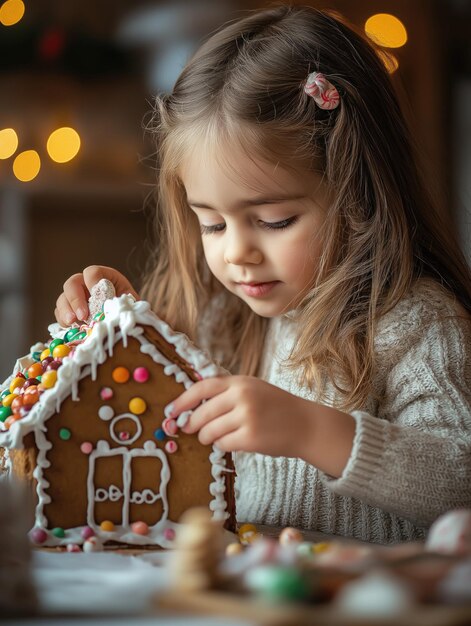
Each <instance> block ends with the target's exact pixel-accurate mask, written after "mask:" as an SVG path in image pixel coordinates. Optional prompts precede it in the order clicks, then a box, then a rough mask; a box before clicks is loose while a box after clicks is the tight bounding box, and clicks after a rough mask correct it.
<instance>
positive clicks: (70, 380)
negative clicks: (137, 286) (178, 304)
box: [0, 295, 226, 448]
mask: <svg viewBox="0 0 471 626" xmlns="http://www.w3.org/2000/svg"><path fill="white" fill-rule="evenodd" d="M103 313H104V319H102V320H101V321H100V322H99V323H96V324H94V325H93V326H92V327H91V332H90V334H89V335H88V336H87V337H86V338H85V340H84V341H83V342H82V343H79V344H78V345H76V346H75V348H74V350H73V352H72V353H71V355H70V356H66V357H65V358H64V359H63V361H62V365H61V367H60V368H59V369H58V370H57V382H56V384H55V385H54V387H52V388H51V389H47V390H46V391H44V393H42V394H41V395H40V397H39V400H38V402H37V403H36V404H34V406H33V407H32V409H31V411H30V412H29V413H28V415H27V416H25V417H23V418H22V419H20V420H18V421H15V422H13V423H12V424H11V425H10V426H9V428H8V429H6V428H5V426H4V423H2V422H0V447H4V448H22V446H23V444H22V442H23V439H24V437H25V436H26V435H27V434H28V433H30V432H31V431H33V430H35V429H37V428H40V426H41V425H42V424H43V423H44V422H45V421H46V420H47V419H48V418H49V417H50V416H51V415H53V414H54V413H55V412H58V411H59V410H60V406H61V403H62V402H63V400H64V399H65V398H67V397H68V396H70V395H72V399H73V400H79V397H78V382H79V381H80V380H81V379H82V378H85V377H87V376H91V377H92V379H93V380H95V378H96V374H97V367H98V366H99V365H101V364H102V363H104V362H105V361H106V359H107V358H108V357H109V356H112V354H113V347H114V345H115V344H116V343H117V342H118V341H120V340H122V341H123V344H124V346H126V343H127V338H128V337H134V338H135V339H137V340H138V341H139V342H140V343H141V351H142V352H144V353H147V354H148V355H149V356H151V357H152V359H153V360H154V361H155V362H156V363H160V364H161V365H163V366H164V367H165V373H166V374H168V375H173V376H174V377H175V379H176V381H177V382H180V383H183V384H184V385H185V387H189V386H191V384H192V383H193V382H194V380H192V379H191V378H190V376H189V374H188V373H187V372H186V371H185V369H184V363H186V364H188V365H189V366H190V368H191V370H194V372H195V378H209V377H211V376H217V375H220V374H225V373H226V372H225V370H224V369H223V368H221V367H220V366H218V365H216V364H215V363H214V362H213V361H211V359H210V357H209V356H208V354H207V353H206V352H204V351H203V350H200V349H199V348H197V347H196V346H195V345H194V344H193V343H192V342H191V341H190V340H189V339H188V337H187V336H186V335H184V334H183V333H178V332H175V331H173V330H172V329H171V328H170V326H169V325H168V324H167V323H166V322H164V321H163V320H162V319H160V318H159V317H158V316H157V315H156V314H155V313H154V312H153V311H152V310H151V308H150V304H149V303H148V302H146V301H143V300H140V301H135V300H134V298H133V297H132V296H130V295H122V296H120V297H116V298H113V299H112V300H107V301H106V302H105V304H104V307H103ZM146 327H150V328H153V329H154V330H156V331H157V332H158V333H159V335H161V337H163V338H164V340H165V341H166V342H168V343H169V344H170V345H171V346H173V347H174V349H175V355H174V356H173V357H171V358H167V357H166V356H164V355H163V354H162V352H161V351H159V350H158V349H157V347H156V346H155V343H154V342H153V341H151V340H150V339H149V337H148V333H147V334H146V332H145V328H146ZM49 331H50V333H51V335H52V337H53V338H61V339H63V338H64V336H65V334H66V332H67V329H63V328H61V327H60V326H59V325H58V324H51V326H50V327H49ZM45 347H46V346H45V345H43V344H36V345H34V346H32V348H31V353H32V354H33V353H34V352H39V351H41V349H44V348H45ZM178 357H180V359H178ZM34 362H35V361H34V359H33V357H32V356H29V355H28V356H25V357H22V358H21V359H19V360H18V361H17V363H16V365H15V368H14V370H13V373H12V375H11V376H10V377H9V378H7V380H6V381H5V382H4V383H3V384H2V386H1V388H0V393H1V392H2V391H3V390H4V389H6V388H8V386H9V385H10V384H11V381H12V380H13V379H14V378H15V375H16V373H17V372H18V371H21V370H22V369H25V368H27V367H29V366H30V365H32V364H33V363H34ZM188 416H189V414H188V413H183V414H182V415H180V417H179V418H178V420H177V425H178V426H179V427H180V428H181V427H183V426H184V424H185V423H186V420H187V419H188ZM2 428H3V430H1V429H2Z"/></svg>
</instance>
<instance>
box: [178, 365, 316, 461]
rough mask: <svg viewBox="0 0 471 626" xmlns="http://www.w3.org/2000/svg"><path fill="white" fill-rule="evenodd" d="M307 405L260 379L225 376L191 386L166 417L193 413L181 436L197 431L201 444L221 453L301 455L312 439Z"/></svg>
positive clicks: (301, 399)
mask: <svg viewBox="0 0 471 626" xmlns="http://www.w3.org/2000/svg"><path fill="white" fill-rule="evenodd" d="M203 400H206V402H203V404H201V403H202V401H203ZM311 405H313V406H315V405H314V403H312V402H309V401H308V400H304V399H303V398H298V397H297V396H293V395H292V394H290V393H288V392H287V391H284V390H283V389H280V388H279V387H275V386H274V385H270V384H269V383H267V382H265V381H262V380H260V379H258V378H253V377H250V376H224V377H215V378H207V379H205V380H202V381H200V382H197V383H195V384H194V385H192V386H191V387H190V388H189V389H188V390H187V391H185V392H184V393H183V394H182V395H181V396H179V397H178V398H177V399H176V400H175V402H173V403H172V404H171V405H170V406H169V407H168V408H167V411H166V415H167V416H169V417H170V416H172V417H174V418H176V417H178V415H179V414H180V413H182V412H183V411H188V410H191V409H194V410H193V413H192V415H191V416H190V419H189V421H188V423H187V425H186V426H185V427H184V428H183V429H182V430H183V432H185V433H195V432H197V431H199V435H198V439H199V440H200V442H201V443H202V444H204V445H208V444H216V445H217V446H218V447H219V448H220V449H221V450H223V451H225V452H237V451H244V452H259V453H260V454H268V455H270V456H287V457H290V456H291V457H299V456H301V454H302V451H303V450H304V448H305V447H306V442H307V440H310V438H311V434H310V423H311V422H312V419H310V418H311V414H310V412H311V411H312V408H313V407H312V406H311ZM196 407H197V408H196Z"/></svg>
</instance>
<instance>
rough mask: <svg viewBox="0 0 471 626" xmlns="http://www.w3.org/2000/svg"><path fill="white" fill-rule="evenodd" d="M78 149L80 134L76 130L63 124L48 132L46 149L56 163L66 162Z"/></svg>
mask: <svg viewBox="0 0 471 626" xmlns="http://www.w3.org/2000/svg"><path fill="white" fill-rule="evenodd" d="M79 150H80V136H79V134H78V132H77V131H76V130H74V129H73V128H69V127H67V126H65V127H64V128H58V129H57V130H55V131H54V132H53V133H51V134H50V136H49V139H48V140H47V151H48V153H49V156H50V157H51V159H52V160H53V161H56V163H66V162H67V161H70V160H71V159H73V158H74V156H75V155H76V154H77V152H78V151H79Z"/></svg>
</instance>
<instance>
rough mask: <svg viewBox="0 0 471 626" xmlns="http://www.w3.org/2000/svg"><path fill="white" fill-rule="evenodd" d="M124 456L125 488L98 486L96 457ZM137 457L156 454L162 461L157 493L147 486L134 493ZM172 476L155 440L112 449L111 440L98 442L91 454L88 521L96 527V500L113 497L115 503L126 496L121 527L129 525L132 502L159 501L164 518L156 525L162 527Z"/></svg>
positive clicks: (165, 457)
mask: <svg viewBox="0 0 471 626" xmlns="http://www.w3.org/2000/svg"><path fill="white" fill-rule="evenodd" d="M118 455H119V456H122V461H123V490H122V491H121V489H119V488H118V487H116V486H115V485H110V486H109V488H108V489H104V488H102V487H100V488H98V489H96V488H95V464H96V460H97V459H103V458H106V457H110V456H118ZM135 457H156V458H158V459H159V460H160V461H161V463H162V470H161V472H160V486H159V490H158V492H157V493H154V492H153V491H152V490H151V489H144V490H143V491H142V492H134V493H131V485H132V470H131V463H132V460H133V458H135ZM169 478H170V467H169V464H168V460H167V456H166V454H165V452H163V450H161V449H160V448H158V447H157V446H156V445H155V443H154V442H153V441H146V442H145V444H144V447H143V448H133V449H131V450H130V449H129V448H124V447H120V448H110V446H109V444H108V442H106V441H99V442H98V444H97V447H96V448H95V450H93V452H91V454H90V456H89V463H88V480H87V496H88V512H87V513H88V514H87V522H88V525H89V526H91V527H92V528H96V527H97V525H96V522H95V503H96V502H104V501H106V500H111V501H112V502H116V501H117V500H120V499H121V498H122V499H123V506H122V516H121V520H122V526H123V527H125V528H126V527H128V526H129V505H130V504H132V503H136V504H143V503H147V504H152V503H154V502H157V500H161V501H162V509H163V511H162V517H161V518H160V520H159V521H158V522H157V524H155V525H154V526H153V528H155V527H156V526H160V524H161V523H162V522H164V521H165V520H166V519H167V517H168V500H167V484H168V481H169Z"/></svg>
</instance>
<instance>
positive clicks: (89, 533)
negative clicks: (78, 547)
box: [80, 526, 95, 539]
mask: <svg viewBox="0 0 471 626" xmlns="http://www.w3.org/2000/svg"><path fill="white" fill-rule="evenodd" d="M80 534H81V535H82V538H83V539H90V537H94V536H95V531H94V530H93V528H90V526H84V527H83V528H82V530H81V531H80Z"/></svg>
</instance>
